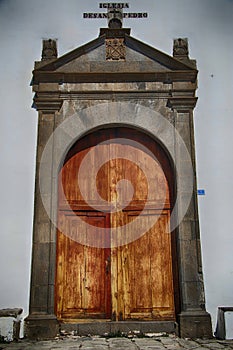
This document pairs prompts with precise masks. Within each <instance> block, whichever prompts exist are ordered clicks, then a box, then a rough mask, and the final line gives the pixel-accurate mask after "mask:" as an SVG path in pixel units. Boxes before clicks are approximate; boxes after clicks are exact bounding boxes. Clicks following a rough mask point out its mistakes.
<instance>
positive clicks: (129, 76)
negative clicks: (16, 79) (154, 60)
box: [32, 70, 197, 85]
mask: <svg viewBox="0 0 233 350" xmlns="http://www.w3.org/2000/svg"><path fill="white" fill-rule="evenodd" d="M196 79H197V71H196V70H190V71H178V70H177V71H170V72H123V73H119V72H114V73H112V72H111V73H108V72H105V73H103V72H101V73H95V72H87V73H86V72H85V73H62V72H53V71H40V70H35V71H34V72H33V82H32V83H33V84H35V85H36V84H39V83H59V84H62V83H71V84H74V83H108V82H110V83H116V82H137V81H140V82H142V81H143V82H144V81H148V82H152V81H155V82H156V81H158V82H163V83H172V82H177V81H180V82H181V81H190V82H196Z"/></svg>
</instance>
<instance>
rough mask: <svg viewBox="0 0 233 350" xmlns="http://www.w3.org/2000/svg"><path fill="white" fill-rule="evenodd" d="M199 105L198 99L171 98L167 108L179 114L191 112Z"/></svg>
mask: <svg viewBox="0 0 233 350" xmlns="http://www.w3.org/2000/svg"><path fill="white" fill-rule="evenodd" d="M196 103H197V97H170V98H169V99H168V103H167V106H168V107H170V108H172V109H173V110H176V111H177V112H181V113H182V112H189V111H190V110H193V109H194V108H195V106H196Z"/></svg>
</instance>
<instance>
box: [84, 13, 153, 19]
mask: <svg viewBox="0 0 233 350" xmlns="http://www.w3.org/2000/svg"><path fill="white" fill-rule="evenodd" d="M147 17H148V13H147V12H143V13H141V12H140V13H136V12H128V13H123V18H147ZM83 18H88V19H93V18H98V19H99V18H108V14H107V13H97V12H96V13H84V14H83Z"/></svg>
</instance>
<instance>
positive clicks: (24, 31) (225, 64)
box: [0, 0, 233, 337]
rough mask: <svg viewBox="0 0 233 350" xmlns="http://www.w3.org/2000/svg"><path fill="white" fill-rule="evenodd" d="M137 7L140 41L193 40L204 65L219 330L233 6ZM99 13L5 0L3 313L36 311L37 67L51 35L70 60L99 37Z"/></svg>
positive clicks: (203, 121)
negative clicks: (89, 16) (142, 15)
mask: <svg viewBox="0 0 233 350" xmlns="http://www.w3.org/2000/svg"><path fill="white" fill-rule="evenodd" d="M130 7H131V8H130V10H131V11H132V12H137V11H140V12H146V11H147V12H148V13H149V18H148V19H147V20H126V21H125V27H131V28H132V32H131V34H132V35H133V36H134V37H136V38H138V39H140V40H142V41H145V42H147V43H148V44H150V45H151V46H155V47H157V48H158V49H160V50H162V51H165V52H167V53H169V54H171V53H172V40H173V38H175V37H188V38H189V43H190V56H191V57H192V58H195V59H197V62H198V69H199V89H198V97H199V101H198V105H197V108H196V110H195V136H196V150H197V168H198V186H199V188H205V190H206V196H205V197H201V198H199V211H200V226H201V237H202V253H203V267H204V277H205V286H206V298H207V309H208V311H209V312H211V314H212V317H213V324H214V325H215V317H216V308H217V306H219V305H231V306H232V305H233V293H232V291H233V254H232V248H233V238H232V236H233V224H232V209H231V203H232V197H233V186H232V175H231V174H232V170H233V161H232V149H233V116H232V106H231V102H232V97H233V96H232V95H233V69H232V66H231V65H232V62H233V46H232V32H233V31H232V29H233V1H232V0H195V1H192V0H157V1H154V0H144V1H143V2H142V1H140V0H131V1H130ZM98 11H99V9H98V2H97V1H93V0H86V1H81V0H66V1H65V2H63V1H60V0H50V1H45V0H37V1H35V0H34V1H32V0H21V1H14V0H0V45H1V67H0V72H1V78H2V79H1V89H0V98H1V118H0V123H1V125H0V143H1V152H0V159H1V172H0V179H1V181H0V186H1V208H0V209H1V210H0V215H1V233H0V235H1V236H0V237H1V244H0V266H1V270H0V281H1V283H0V308H4V307H23V308H24V310H25V313H27V311H28V298H29V296H28V295H29V278H30V257H31V237H32V236H31V234H32V220H33V191H34V171H35V145H36V133H37V127H36V125H37V113H36V111H34V110H32V109H31V103H32V98H33V95H32V93H31V88H30V86H29V84H30V79H31V71H32V69H33V62H34V61H35V60H40V56H41V40H42V38H48V37H52V38H58V47H59V54H60V55H62V54H64V53H66V52H68V51H70V50H72V49H74V48H75V47H78V46H80V45H82V44H84V43H85V42H87V41H89V40H92V39H94V38H95V37H97V36H98V34H99V27H104V26H106V23H105V20H83V19H82V13H83V12H98ZM231 323H232V324H233V321H232V320H231ZM232 329H233V326H232ZM231 337H233V334H232V333H231Z"/></svg>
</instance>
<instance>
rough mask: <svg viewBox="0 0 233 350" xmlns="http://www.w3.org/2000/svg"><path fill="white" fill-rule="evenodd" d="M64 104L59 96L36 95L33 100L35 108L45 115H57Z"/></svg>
mask: <svg viewBox="0 0 233 350" xmlns="http://www.w3.org/2000/svg"><path fill="white" fill-rule="evenodd" d="M62 104H63V100H62V99H61V98H59V97H58V96H51V97H50V96H48V95H45V96H43V95H41V96H38V94H35V97H34V99H33V108H36V110H37V111H42V112H44V113H55V112H57V111H59V110H60V109H61V107H62Z"/></svg>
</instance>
